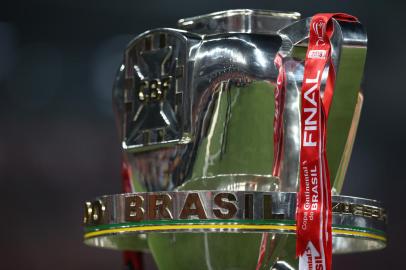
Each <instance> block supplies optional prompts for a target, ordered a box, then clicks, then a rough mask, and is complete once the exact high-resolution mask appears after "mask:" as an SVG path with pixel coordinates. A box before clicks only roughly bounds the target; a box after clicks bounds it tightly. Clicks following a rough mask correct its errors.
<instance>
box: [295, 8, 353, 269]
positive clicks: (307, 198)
mask: <svg viewBox="0 0 406 270" xmlns="http://www.w3.org/2000/svg"><path fill="white" fill-rule="evenodd" d="M333 18H334V19H336V20H339V21H350V22H355V21H357V18H355V17H353V16H350V15H347V14H341V13H337V14H330V13H325V14H317V15H315V16H313V18H312V20H311V23H310V33H309V45H308V49H307V53H306V60H305V69H304V77H303V83H302V94H301V102H302V107H301V145H300V185H299V192H298V198H297V212H296V221H297V225H296V226H297V229H296V234H297V240H296V255H297V256H299V269H300V270H304V269H309V270H313V269H316V270H329V269H331V257H332V234H331V220H332V219H331V187H330V174H329V170H328V164H327V157H326V136H327V130H326V126H327V119H328V114H329V111H330V106H331V102H332V99H333V94H334V83H335V70H334V65H333V62H332V59H331V44H330V40H331V37H332V35H333V32H334V24H333V20H332V19H333ZM326 67H328V77H327V80H326V86H325V90H324V93H323V94H322V93H321V92H320V88H321V79H322V75H323V71H324V70H325V68H326Z"/></svg>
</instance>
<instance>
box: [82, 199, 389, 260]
mask: <svg viewBox="0 0 406 270" xmlns="http://www.w3.org/2000/svg"><path fill="white" fill-rule="evenodd" d="M332 201H333V234H334V239H333V246H334V252H335V253H348V252H359V251H366V250H373V249H378V248H383V247H384V246H385V245H386V236H385V234H386V212H385V210H384V209H383V208H382V206H381V204H380V203H379V202H377V201H373V200H368V199H362V198H355V197H348V196H333V198H332ZM295 213H296V193H286V192H252V191H249V192H243V191H239V192H224V191H187V192H155V193H151V192H150V193H134V194H117V195H112V196H103V197H100V198H96V199H95V200H94V201H93V202H88V203H86V206H85V220H84V223H85V225H86V230H87V233H86V234H85V238H86V243H88V244H90V245H95V246H101V247H110V248H115V249H126V250H128V249H129V248H130V249H137V248H138V244H137V243H135V247H133V248H131V246H130V245H129V244H128V243H127V244H125V245H123V244H122V243H121V239H125V238H127V237H129V238H131V234H132V233H148V232H156V231H159V232H174V231H175V232H190V233H192V232H193V233H196V232H231V233H247V232H273V233H279V234H292V233H295V230H296V227H295ZM117 239H119V240H117Z"/></svg>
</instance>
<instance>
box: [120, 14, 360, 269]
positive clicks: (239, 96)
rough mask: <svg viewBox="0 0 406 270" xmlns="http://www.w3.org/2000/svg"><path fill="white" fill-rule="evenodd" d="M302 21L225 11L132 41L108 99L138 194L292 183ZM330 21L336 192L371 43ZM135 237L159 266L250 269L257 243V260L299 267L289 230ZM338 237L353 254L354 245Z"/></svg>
mask: <svg viewBox="0 0 406 270" xmlns="http://www.w3.org/2000/svg"><path fill="white" fill-rule="evenodd" d="M298 19H299V14H297V13H280V12H273V11H255V10H234V11H225V12H219V13H214V14H208V15H203V16H198V17H194V18H189V19H183V20H180V21H179V26H180V27H181V28H182V29H184V30H176V29H155V30H151V31H147V32H145V33H143V34H141V35H139V36H138V37H136V38H135V39H134V40H133V41H131V42H130V44H129V45H128V46H127V48H126V50H125V54H124V61H123V64H122V65H121V67H120V69H119V71H118V74H117V79H116V83H115V87H114V90H113V99H114V104H115V109H116V112H117V121H118V126H119V128H120V136H121V139H122V145H123V151H124V158H125V162H126V163H128V164H129V168H130V175H131V179H132V191H133V192H145V191H147V192H151V191H182V190H217V191H264V192H265V191H266V192H269V191H289V192H295V191H296V190H297V187H298V181H299V179H298V162H299V161H298V157H299V140H300V134H299V132H300V131H299V130H300V114H299V109H300V107H299V106H300V101H299V97H300V95H299V94H300V89H301V80H302V77H303V59H304V54H305V51H306V41H307V33H308V24H309V19H304V20H298ZM334 23H335V32H334V36H333V38H332V51H333V62H334V66H335V70H336V73H337V79H336V91H335V96H334V100H333V104H332V107H331V111H330V116H329V122H328V139H327V156H328V162H329V167H330V174H331V179H332V186H333V193H334V194H339V193H340V191H341V187H342V184H343V181H344V177H345V172H346V170H347V166H348V161H349V158H350V155H351V149H352V145H353V142H354V138H355V133H356V128H357V124H358V120H359V115H360V110H361V106H362V100H363V96H362V93H361V92H360V91H359V89H360V83H361V78H362V72H363V65H364V61H365V55H366V40H367V39H366V34H365V31H364V30H363V28H362V26H361V25H360V24H359V23H337V22H334ZM185 30H187V31H185ZM277 54H280V55H281V56H282V57H283V62H284V63H285V67H286V72H287V87H286V88H287V89H286V96H287V98H286V99H285V104H284V108H285V110H284V113H283V117H284V123H283V129H284V130H283V134H284V137H283V147H282V157H283V160H282V164H281V168H282V169H281V174H280V177H275V176H273V175H272V165H273V163H274V160H273V151H274V148H273V147H274V145H273V131H274V127H273V116H274V113H275V110H274V102H275V101H274V89H275V83H276V78H277V75H278V74H277V73H278V70H277V69H276V68H275V65H274V59H275V57H276V55H277ZM326 72H327V70H326ZM326 72H325V73H326ZM323 80H325V78H323ZM134 239H135V238H134ZM137 239H138V238H137ZM346 239H347V238H346ZM146 241H147V243H146ZM357 241H358V240H357ZM133 242H134V243H135V242H136V243H135V244H134V245H138V246H139V247H140V249H144V247H145V246H146V245H148V248H149V249H150V250H151V252H152V253H153V255H154V257H155V259H156V261H157V264H158V266H159V267H160V269H175V268H176V269H190V267H189V266H190V265H191V264H192V265H196V266H198V268H199V269H252V268H255V266H256V263H257V259H258V252H259V248H260V246H261V247H262V246H263V245H264V243H267V244H266V253H267V257H266V258H267V259H266V260H265V261H264V262H263V263H262V267H264V268H268V269H269V268H271V267H274V268H275V269H279V268H278V267H279V266H280V267H281V268H280V269H284V268H283V267H284V266H286V265H289V267H293V268H294V267H295V265H296V263H297V262H296V261H295V256H294V247H295V238H294V237H293V236H291V235H287V234H275V233H270V234H264V235H263V234H261V233H250V234H227V233H216V234H207V233H195V234H185V235H183V234H176V233H166V234H158V233H149V234H148V237H147V238H146V239H145V240H134V241H133ZM336 243H343V244H337V245H338V247H339V248H340V249H341V250H345V249H346V248H347V249H348V250H351V247H350V246H356V245H358V244H357V243H360V242H356V241H355V240H354V241H350V242H349V241H347V240H346V242H336ZM349 245H350V246H349ZM360 245H363V244H362V243H361V244H360ZM141 247H142V248H141ZM192 247H193V252H192V251H190V250H191V248H192ZM247 247H249V248H247ZM336 248H337V246H336ZM354 248H355V247H354ZM230 250H231V251H230ZM278 265H279V266H278ZM282 266H283V267H282ZM285 269H286V268H285Z"/></svg>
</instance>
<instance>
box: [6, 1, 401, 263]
mask: <svg viewBox="0 0 406 270" xmlns="http://www.w3.org/2000/svg"><path fill="white" fill-rule="evenodd" d="M232 8H257V9H274V10H282V11H298V12H300V13H302V15H303V17H308V16H311V15H313V14H314V13H317V12H346V13H350V14H353V15H355V16H357V17H358V18H359V19H360V20H361V22H362V23H363V24H364V25H365V26H366V27H367V30H368V36H369V45H368V57H367V63H366V70H365V76H364V85H363V88H364V90H365V97H366V98H365V103H364V109H363V114H362V118H361V123H360V126H359V131H358V137H357V140H356V143H355V147H354V152H353V157H352V160H351V163H350V167H349V171H348V174H347V179H346V183H345V185H344V193H345V194H346V195H354V196H362V197H367V198H375V199H378V200H381V201H384V202H385V204H386V207H387V209H388V211H389V247H388V248H387V249H386V250H383V251H378V252H372V253H363V254H355V255H341V256H335V257H334V269H401V268H403V267H402V259H403V258H404V254H405V251H406V248H405V242H406V235H405V229H406V209H405V207H404V206H405V200H406V177H405V167H406V147H405V143H404V140H405V139H406V126H405V125H406V109H405V104H406V102H405V101H406V99H405V98H406V89H405V85H404V83H403V80H404V77H402V76H406V68H405V62H406V61H405V60H406V54H405V53H404V49H403V47H404V44H405V42H406V35H405V33H406V32H405V27H406V25H405V22H404V20H405V18H404V15H403V14H404V5H403V4H402V2H401V1H399V2H393V1H389V0H386V1H371V0H363V1H342V0H341V1H339V0H335V1H327V0H319V1H313V0H306V1H299V0H295V1H293V0H281V1H276V0H267V1H265V0H251V1H242V0H217V1H208V0H204V1H186V0H172V1H158V0H149V1H135V0H133V1H128V0H122V1H107V0H98V1H73V0H72V1H68V0H39V1H34V0H27V1H24V0H16V1H5V0H1V1H0V123H1V125H0V203H1V211H2V212H1V213H2V214H1V216H0V220H1V222H0V228H1V230H0V269H30V270H36V269H41V270H48V269H53V270H56V269H58V270H62V269H98V270H104V269H121V264H122V262H121V261H122V260H121V259H122V255H121V253H119V252H115V251H108V250H102V249H96V248H90V247H87V246H85V245H83V244H82V227H81V221H82V206H83V202H84V201H85V200H86V199H90V198H92V197H94V196H97V195H100V194H112V193H118V192H120V190H121V180H120V144H119V141H118V138H117V133H116V126H115V122H114V116H113V112H112V105H111V103H112V102H111V88H112V83H113V78H114V75H115V71H116V69H117V67H118V66H119V63H120V61H121V57H122V52H123V49H124V47H125V45H126V43H127V42H129V40H130V39H131V38H133V37H134V36H135V35H137V34H139V33H141V32H143V31H145V30H147V29H151V28H156V27H161V26H164V27H175V26H176V21H177V20H178V19H179V18H182V17H189V16H194V15H199V14H204V13H209V12H212V11H218V10H225V9H232ZM402 255H403V258H402ZM149 264H150V263H149ZM403 264H404V263H403ZM151 269H152V268H151Z"/></svg>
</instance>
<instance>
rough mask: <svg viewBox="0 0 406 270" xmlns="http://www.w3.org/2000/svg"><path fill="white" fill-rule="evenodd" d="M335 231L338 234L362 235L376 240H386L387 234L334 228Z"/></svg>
mask: <svg viewBox="0 0 406 270" xmlns="http://www.w3.org/2000/svg"><path fill="white" fill-rule="evenodd" d="M333 233H337V234H345V235H349V236H360V237H367V238H372V239H376V240H381V241H386V237H385V236H381V235H378V234H373V233H367V232H357V231H347V230H340V229H333Z"/></svg>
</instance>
